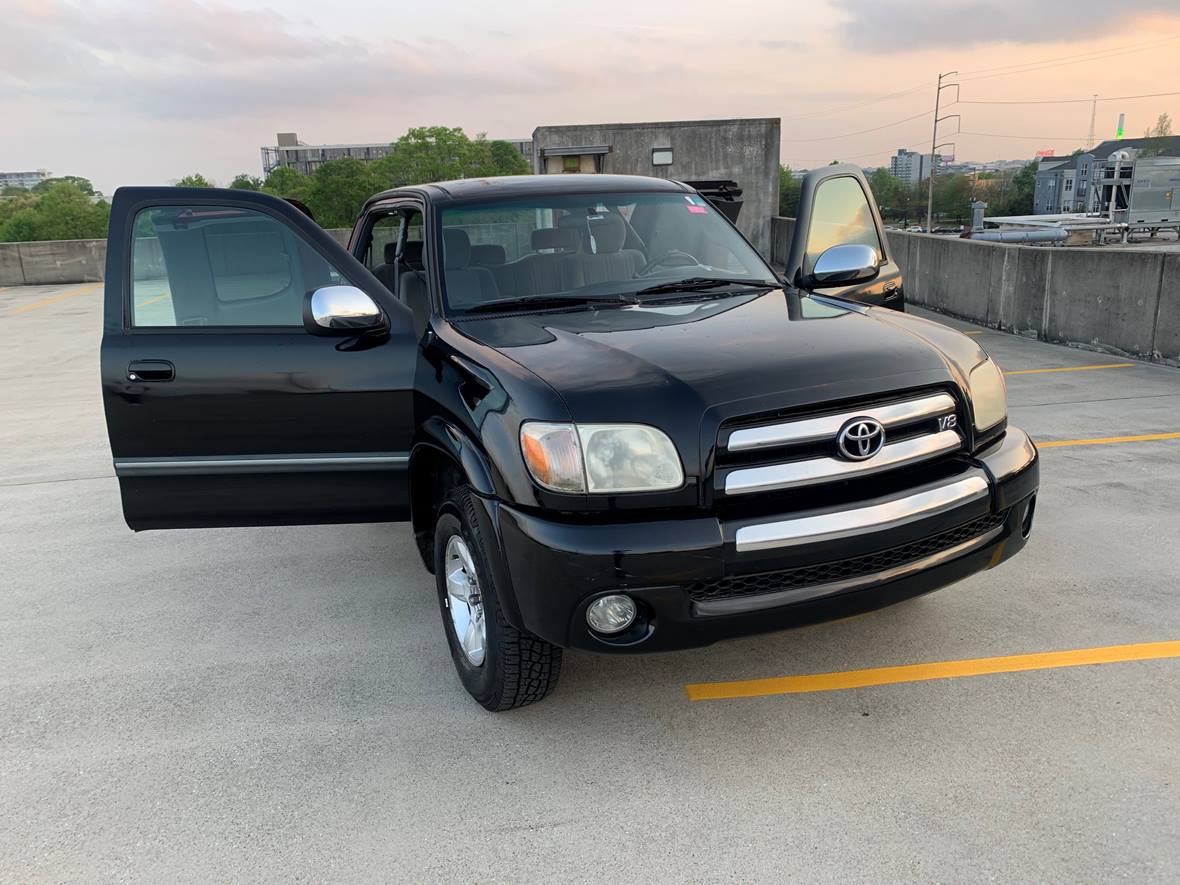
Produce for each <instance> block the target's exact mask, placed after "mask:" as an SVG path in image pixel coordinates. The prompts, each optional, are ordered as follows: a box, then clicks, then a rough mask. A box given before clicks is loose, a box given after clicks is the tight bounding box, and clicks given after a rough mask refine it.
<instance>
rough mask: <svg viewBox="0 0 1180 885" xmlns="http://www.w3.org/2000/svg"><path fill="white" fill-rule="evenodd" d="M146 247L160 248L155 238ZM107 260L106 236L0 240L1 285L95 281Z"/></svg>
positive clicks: (340, 232)
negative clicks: (23, 240) (14, 241)
mask: <svg viewBox="0 0 1180 885" xmlns="http://www.w3.org/2000/svg"><path fill="white" fill-rule="evenodd" d="M328 233H329V234H330V235H331V236H332V238H333V239H334V240H336V241H337V242H338V243H340V244H341V245H342V246H347V245H348V237H349V235H350V234H351V233H352V229H351V228H332V229H329V230H328ZM145 248H151V249H153V250H154V252H155V253H158V252H159V246H158V245H157V244H156V242H155V240H152V241H151V242H150V244H149V245H148V246H146V247H145ZM106 261H107V241H106V240H48V241H45V242H33V243H0V286H48V285H54V284H61V283H97V282H101V281H102V279H103V275H104V272H105V270H106Z"/></svg>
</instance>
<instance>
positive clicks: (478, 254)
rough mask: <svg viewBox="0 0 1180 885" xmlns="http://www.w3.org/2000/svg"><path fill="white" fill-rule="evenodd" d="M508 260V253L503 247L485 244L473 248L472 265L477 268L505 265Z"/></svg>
mask: <svg viewBox="0 0 1180 885" xmlns="http://www.w3.org/2000/svg"><path fill="white" fill-rule="evenodd" d="M507 260H508V253H507V252H505V251H504V247H503V246H497V245H494V244H485V245H480V246H472V247H471V263H472V264H474V265H476V266H477V267H491V266H493V265H496V264H504V263H505V262H506V261H507Z"/></svg>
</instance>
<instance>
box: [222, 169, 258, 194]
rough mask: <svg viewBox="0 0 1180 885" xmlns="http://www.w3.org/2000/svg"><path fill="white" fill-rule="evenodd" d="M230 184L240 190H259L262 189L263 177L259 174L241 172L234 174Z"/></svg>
mask: <svg viewBox="0 0 1180 885" xmlns="http://www.w3.org/2000/svg"><path fill="white" fill-rule="evenodd" d="M229 186H230V187H231V188H233V189H234V190H239V191H259V190H262V179H261V178H259V177H258V176H257V175H247V174H246V173H245V172H239V173H238V174H237V175H235V176H234V180H233V181H231V182H230V183H229Z"/></svg>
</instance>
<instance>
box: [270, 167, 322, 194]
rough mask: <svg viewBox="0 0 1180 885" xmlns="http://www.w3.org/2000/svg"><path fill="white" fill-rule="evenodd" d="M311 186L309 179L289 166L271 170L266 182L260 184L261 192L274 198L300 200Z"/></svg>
mask: <svg viewBox="0 0 1180 885" xmlns="http://www.w3.org/2000/svg"><path fill="white" fill-rule="evenodd" d="M310 186H311V179H310V178H308V177H307V176H306V175H304V174H303V173H302V172H300V171H299V170H298V169H292V168H290V167H289V166H279V167H278V168H277V169H272V170H271V172H270V175H268V176H266V181H264V182H263V183H262V190H263V191H265V192H266V193H268V194H274V195H275V196H276V197H291V198H293V199H296V200H302V199H303V198H304V197H306V196H307V189H308V188H309V187H310Z"/></svg>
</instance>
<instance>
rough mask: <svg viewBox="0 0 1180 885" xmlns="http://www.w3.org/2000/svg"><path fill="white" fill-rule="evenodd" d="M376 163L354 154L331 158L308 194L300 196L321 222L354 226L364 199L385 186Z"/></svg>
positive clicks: (319, 172) (338, 225)
mask: <svg viewBox="0 0 1180 885" xmlns="http://www.w3.org/2000/svg"><path fill="white" fill-rule="evenodd" d="M373 165H375V164H373ZM373 165H369V164H365V163H362V162H361V161H360V160H357V159H354V158H352V157H345V158H344V159H341V160H329V161H328V162H326V163H324V164H322V165H321V166H320V167H319V168H318V169H316V171H315V175H313V176H312V177H311V183H310V185H309V186H308V188H307V189H306V192H305V195H304V196H303V197H299V198H298V199H302V200H303V202H305V203H307V207H308V208H309V209H311V211H312V214H313V215H315V220H316V221H318V222H319V223H320V225H321V226H323V227H352V225H353V224H354V223H355V222H356V219H357V216H358V215H360V212H361V208H362V207H363V206H364V205H365V201H366V200H367V199H369V197H371V196H372V195H373V194H375V193H376V192H377V191H380V190H383V188H382V186H381V180H380V178H379V176H378V173H377V172H376V170H374V169H373ZM283 196H290V195H289V194H284V195H283Z"/></svg>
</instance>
